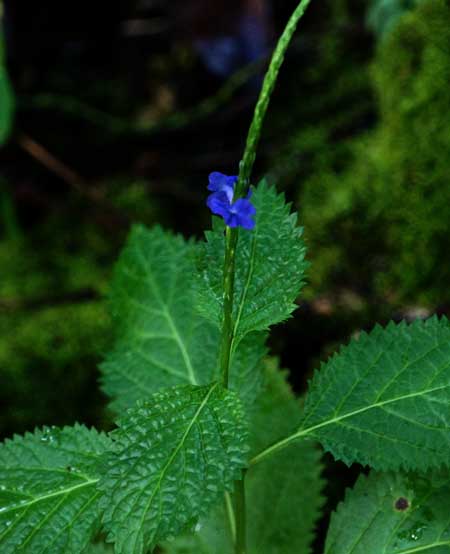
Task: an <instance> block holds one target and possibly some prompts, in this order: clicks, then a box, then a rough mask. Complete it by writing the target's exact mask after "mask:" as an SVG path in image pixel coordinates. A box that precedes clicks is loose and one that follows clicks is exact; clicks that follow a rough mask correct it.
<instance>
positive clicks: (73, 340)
mask: <svg viewBox="0 0 450 554" xmlns="http://www.w3.org/2000/svg"><path fill="white" fill-rule="evenodd" d="M99 186H100V187H101V185H99ZM2 187H3V189H2V191H1V192H2V194H1V196H0V201H1V202H0V207H1V210H0V213H1V220H0V223H1V227H2V229H1V230H2V231H3V236H2V240H1V241H0V267H1V279H0V370H1V380H0V383H1V385H0V403H1V404H2V405H3V407H4V409H3V410H2V417H1V418H0V435H8V434H10V433H11V430H14V431H15V432H18V433H19V432H23V431H25V430H28V429H30V428H33V427H34V426H35V425H44V424H48V423H55V424H58V425H64V424H67V423H69V422H70V423H71V422H73V421H74V420H75V419H78V420H82V421H83V422H86V423H88V424H99V423H100V422H101V421H103V417H104V416H103V410H104V401H103V397H102V395H101V393H100V392H99V390H98V383H97V380H98V371H97V369H96V366H97V364H98V362H99V360H100V359H101V356H102V354H103V353H104V352H105V351H106V349H107V348H108V347H109V344H110V339H111V329H110V327H111V325H110V320H109V317H108V315H107V309H106V306H105V301H104V294H105V292H106V290H107V286H108V280H109V278H110V274H111V265H112V261H113V259H114V256H115V253H116V251H117V249H118V248H119V246H120V244H121V243H122V241H123V239H124V237H125V234H126V232H127V224H126V221H121V222H120V223H121V224H120V225H119V224H118V223H117V222H116V221H114V220H113V221H112V222H111V221H109V220H108V218H114V217H117V216H118V215H120V216H122V217H125V216H127V217H129V219H133V220H141V221H146V222H148V223H151V222H152V221H153V220H154V213H155V212H154V210H155V208H154V204H153V202H152V201H151V198H150V197H149V196H148V194H146V191H145V188H144V186H143V183H139V182H138V181H136V182H134V183H130V184H128V183H127V184H126V186H125V185H124V180H123V178H122V179H119V178H117V182H114V183H112V184H111V185H110V187H109V190H108V191H107V194H106V198H105V201H107V202H108V205H107V206H108V209H109V210H110V212H108V211H107V208H106V207H105V210H104V213H103V206H100V207H98V206H92V205H89V202H86V200H84V199H83V200H81V202H82V203H83V204H84V205H86V204H88V205H89V207H88V208H87V209H86V208H85V209H84V210H81V209H80V207H79V206H80V199H79V198H78V197H77V196H75V197H73V196H70V197H69V198H68V200H67V202H66V203H64V204H63V203H61V204H59V206H58V208H57V209H56V210H54V211H50V213H48V214H47V217H46V218H45V219H43V220H39V221H38V222H36V223H34V224H32V225H31V226H30V227H29V228H28V229H25V228H22V227H21V221H20V218H19V217H18V216H19V215H20V214H17V213H16V209H15V208H16V206H14V203H13V200H12V197H11V195H10V194H9V193H8V188H7V187H6V184H5V183H2ZM105 206H106V205H105ZM114 210H117V211H114ZM80 212H81V213H82V216H81V217H79V218H78V219H74V218H73V217H72V214H80ZM64 214H66V216H65V215H64ZM110 225H114V227H115V232H114V234H111V233H110V231H109V227H108V226H110ZM105 226H106V227H105ZM80 414H82V415H80Z"/></svg>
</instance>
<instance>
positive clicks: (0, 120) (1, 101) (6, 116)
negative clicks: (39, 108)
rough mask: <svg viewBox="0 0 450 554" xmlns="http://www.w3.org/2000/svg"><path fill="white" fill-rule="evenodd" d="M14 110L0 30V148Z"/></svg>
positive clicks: (7, 132) (9, 130)
mask: <svg viewBox="0 0 450 554" xmlns="http://www.w3.org/2000/svg"><path fill="white" fill-rule="evenodd" d="M0 23H1V21H0ZM14 108H15V102H14V93H13V90H12V86H11V83H10V80H9V77H8V73H7V70H6V66H5V60H4V34H3V32H2V31H1V30H0V146H1V145H3V144H5V142H6V141H7V140H8V138H9V135H10V134H11V129H12V126H13V118H14Z"/></svg>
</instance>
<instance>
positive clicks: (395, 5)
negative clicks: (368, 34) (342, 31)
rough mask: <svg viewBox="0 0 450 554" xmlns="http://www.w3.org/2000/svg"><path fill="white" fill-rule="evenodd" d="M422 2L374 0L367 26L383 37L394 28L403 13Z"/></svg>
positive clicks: (371, 4)
mask: <svg viewBox="0 0 450 554" xmlns="http://www.w3.org/2000/svg"><path fill="white" fill-rule="evenodd" d="M421 1H422V0H372V1H371V2H370V6H369V11H368V13H367V24H368V26H369V27H370V28H371V29H372V30H373V31H374V33H376V35H377V36H379V37H380V36H382V35H383V34H384V33H385V32H387V31H389V30H390V29H391V28H392V26H394V25H395V24H396V22H397V20H398V18H399V17H400V16H401V15H403V13H404V12H405V11H407V10H409V9H411V8H413V7H415V6H417V5H418V4H419V2H421Z"/></svg>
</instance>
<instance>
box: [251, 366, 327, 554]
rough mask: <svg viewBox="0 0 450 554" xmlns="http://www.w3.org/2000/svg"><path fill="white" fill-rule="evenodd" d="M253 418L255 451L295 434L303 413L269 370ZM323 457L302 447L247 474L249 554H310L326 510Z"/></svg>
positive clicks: (278, 376) (304, 444)
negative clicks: (323, 507) (323, 495)
mask: <svg viewBox="0 0 450 554" xmlns="http://www.w3.org/2000/svg"><path fill="white" fill-rule="evenodd" d="M255 407H256V409H255V412H254V416H253V418H252V428H251V437H252V450H253V452H257V451H259V450H261V449H262V448H265V447H267V446H269V445H270V444H271V443H272V442H273V441H275V440H277V439H279V438H281V437H283V436H284V435H286V433H288V432H289V431H291V430H292V424H293V422H295V421H296V420H298V418H299V416H300V414H301V410H300V405H299V403H298V401H297V400H296V399H295V397H294V396H293V394H292V391H291V390H290V387H289V385H288V384H287V383H286V380H285V376H284V375H283V373H282V372H280V371H277V370H276V366H275V365H273V366H271V367H269V368H268V386H267V389H266V391H265V393H264V394H263V395H262V396H261V398H260V399H258V401H257V403H256V406H255ZM320 457H321V454H320V451H319V449H318V447H317V445H315V444H313V443H311V442H300V443H295V444H292V445H291V446H289V447H288V448H287V449H285V450H283V451H281V452H278V453H276V454H275V455H274V456H273V457H272V458H270V459H268V460H266V461H265V462H263V463H261V464H259V465H257V466H255V467H253V468H251V469H250V471H249V472H248V474H247V479H246V485H247V491H248V492H247V494H248V497H249V503H248V543H249V554H260V553H261V552H264V554H292V553H294V552H295V554H308V553H310V552H311V542H312V539H313V536H314V526H315V524H316V521H317V519H318V517H319V515H320V509H321V507H322V505H323V497H322V494H321V491H322V488H323V481H322V478H321V471H322V465H321V463H320Z"/></svg>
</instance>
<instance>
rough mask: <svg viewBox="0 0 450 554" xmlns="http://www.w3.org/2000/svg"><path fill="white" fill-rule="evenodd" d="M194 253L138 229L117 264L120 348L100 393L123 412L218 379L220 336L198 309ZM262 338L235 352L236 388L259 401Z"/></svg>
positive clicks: (190, 246)
mask: <svg viewBox="0 0 450 554" xmlns="http://www.w3.org/2000/svg"><path fill="white" fill-rule="evenodd" d="M196 250H197V247H196V245H195V243H193V242H192V241H189V242H186V241H185V240H184V239H183V238H182V237H180V236H174V235H172V234H170V233H168V232H164V231H163V230H162V229H160V228H159V227H155V228H153V229H152V230H148V229H146V228H145V227H143V226H135V227H134V228H133V230H132V232H131V234H130V237H129V239H128V242H127V246H126V247H125V249H124V251H123V253H122V255H121V257H120V260H119V262H118V264H117V267H116V271H115V277H114V282H113V286H112V293H111V300H110V303H111V311H112V314H113V318H114V322H115V327H116V336H117V341H116V343H115V345H114V348H113V350H112V351H111V352H110V353H109V355H108V356H107V358H106V360H105V361H104V362H103V364H102V365H101V370H102V373H103V377H102V383H103V390H104V391H105V392H106V393H107V394H108V395H109V396H110V397H112V399H113V400H112V403H111V406H112V408H113V409H114V410H116V411H117V410H119V409H123V408H127V407H130V406H132V405H133V404H134V403H135V402H136V400H139V399H141V398H145V397H147V396H148V395H149V394H152V393H153V392H156V391H158V390H160V389H161V388H164V387H169V386H175V385H180V384H186V383H190V384H192V385H205V384H208V383H210V382H211V381H213V380H214V379H216V378H218V366H217V360H218V347H219V336H220V334H219V330H218V329H217V328H216V326H214V325H213V324H212V323H211V322H210V321H208V320H206V319H204V318H203V317H202V316H201V315H200V314H199V313H197V311H196V309H195V305H194V289H193V286H194V279H195V263H194V256H195V252H196ZM264 341H265V336H264V335H263V334H255V333H253V334H252V335H251V336H249V337H248V339H247V340H246V341H244V342H243V343H242V344H241V345H240V347H239V349H238V350H237V352H236V354H235V356H234V359H233V362H232V367H231V385H232V388H235V389H237V390H240V391H241V393H242V394H243V396H244V397H245V398H246V399H248V400H250V399H251V398H254V397H255V396H256V395H257V394H258V390H259V388H260V385H261V383H260V381H261V372H260V370H259V367H258V366H260V361H261V357H262V356H264V354H265V347H264Z"/></svg>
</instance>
